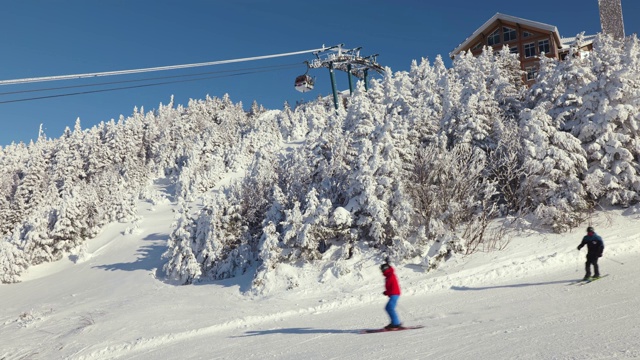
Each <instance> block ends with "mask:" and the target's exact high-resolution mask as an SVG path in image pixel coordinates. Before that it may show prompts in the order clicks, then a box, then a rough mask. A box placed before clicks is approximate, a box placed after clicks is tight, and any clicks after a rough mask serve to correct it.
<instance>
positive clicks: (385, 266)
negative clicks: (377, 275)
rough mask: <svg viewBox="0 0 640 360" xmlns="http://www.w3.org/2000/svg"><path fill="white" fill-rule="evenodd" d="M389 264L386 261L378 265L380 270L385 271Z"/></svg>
mask: <svg viewBox="0 0 640 360" xmlns="http://www.w3.org/2000/svg"><path fill="white" fill-rule="evenodd" d="M390 267H391V266H390V265H389V264H387V263H384V264H382V265H380V271H382V272H385V271H387V269H388V268H390Z"/></svg>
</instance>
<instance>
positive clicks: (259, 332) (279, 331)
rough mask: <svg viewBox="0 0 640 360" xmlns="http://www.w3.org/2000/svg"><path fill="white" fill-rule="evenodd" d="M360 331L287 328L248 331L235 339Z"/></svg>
mask: <svg viewBox="0 0 640 360" xmlns="http://www.w3.org/2000/svg"><path fill="white" fill-rule="evenodd" d="M359 333H360V330H338V329H314V328H286V329H271V330H256V331H247V332H246V333H245V334H244V335H240V336H234V337H236V338H237V337H248V336H259V335H273V334H299V335H305V334H359Z"/></svg>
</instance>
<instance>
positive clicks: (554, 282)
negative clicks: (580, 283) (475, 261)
mask: <svg viewBox="0 0 640 360" xmlns="http://www.w3.org/2000/svg"><path fill="white" fill-rule="evenodd" d="M573 282H575V280H558V281H548V282H538V283H525V284H511V285H496V286H482V287H470V286H455V285H454V286H451V290H458V291H478V290H493V289H508V288H522V287H529V286H544V285H555V284H571V283H573Z"/></svg>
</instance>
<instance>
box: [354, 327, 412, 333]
mask: <svg viewBox="0 0 640 360" xmlns="http://www.w3.org/2000/svg"><path fill="white" fill-rule="evenodd" d="M423 327H424V325H416V326H402V327H399V328H394V329H385V328H382V329H364V330H360V334H374V333H381V332H392V331H402V330H415V329H422V328H423Z"/></svg>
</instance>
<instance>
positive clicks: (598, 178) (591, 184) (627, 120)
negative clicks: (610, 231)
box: [571, 34, 640, 206]
mask: <svg viewBox="0 0 640 360" xmlns="http://www.w3.org/2000/svg"><path fill="white" fill-rule="evenodd" d="M626 45H629V46H631V48H632V49H633V48H634V41H633V40H628V41H626V42H625V41H618V40H614V39H613V38H612V37H610V36H607V35H603V34H601V35H599V36H597V37H596V40H595V42H594V49H593V52H592V54H590V56H589V57H588V62H589V64H590V65H591V72H592V73H593V75H594V77H595V79H594V81H592V82H591V83H590V84H588V86H586V87H585V88H583V89H581V95H582V99H583V102H582V103H583V104H582V106H581V107H580V108H579V109H578V110H577V111H576V119H575V120H574V121H573V122H572V125H573V126H572V127H571V132H572V133H573V134H574V135H575V136H576V137H578V138H579V139H580V140H581V141H582V144H583V147H584V149H585V150H586V153H587V160H588V162H589V171H588V173H587V175H586V179H585V182H586V184H587V189H588V190H589V191H590V192H591V193H592V195H593V196H594V197H596V198H603V199H604V200H605V202H606V203H607V204H611V205H622V206H629V205H630V204H633V203H636V202H638V201H640V196H639V195H638V192H639V191H640V165H639V164H638V159H639V158H640V140H639V138H638V135H639V128H640V118H639V117H638V110H639V108H638V106H637V104H638V100H637V96H638V94H640V91H638V88H635V89H634V88H633V87H629V86H628V79H633V78H637V77H638V76H639V75H640V72H638V71H637V69H638V65H637V64H638V57H639V56H640V55H638V53H637V45H636V46H635V49H636V53H633V50H631V51H630V52H627V51H625V46H626ZM634 69H635V71H634ZM630 75H631V76H630ZM634 103H635V104H636V106H634Z"/></svg>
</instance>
